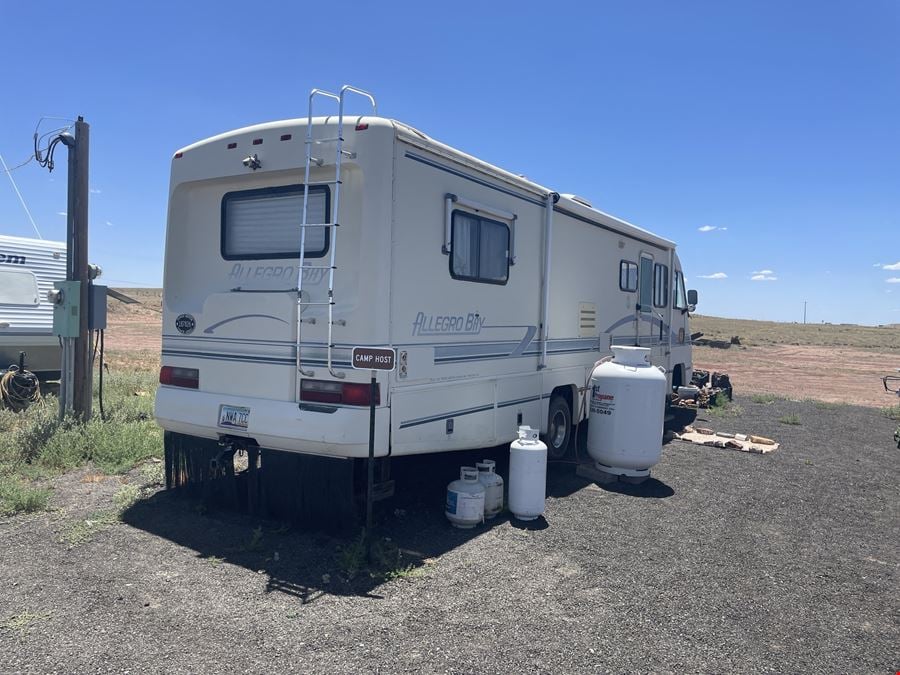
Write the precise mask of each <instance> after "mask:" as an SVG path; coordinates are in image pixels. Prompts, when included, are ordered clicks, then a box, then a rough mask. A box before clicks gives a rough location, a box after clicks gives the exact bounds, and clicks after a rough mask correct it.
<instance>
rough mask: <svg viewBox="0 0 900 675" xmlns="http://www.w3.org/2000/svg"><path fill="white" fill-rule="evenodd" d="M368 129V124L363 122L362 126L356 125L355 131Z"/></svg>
mask: <svg viewBox="0 0 900 675" xmlns="http://www.w3.org/2000/svg"><path fill="white" fill-rule="evenodd" d="M368 128H369V124H368V122H363V123H362V124H357V125H356V130H357V131H365V130H366V129H368Z"/></svg>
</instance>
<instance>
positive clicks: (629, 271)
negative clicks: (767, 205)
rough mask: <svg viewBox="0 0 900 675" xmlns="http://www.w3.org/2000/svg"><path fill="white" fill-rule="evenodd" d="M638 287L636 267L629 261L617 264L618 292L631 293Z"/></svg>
mask: <svg viewBox="0 0 900 675" xmlns="http://www.w3.org/2000/svg"><path fill="white" fill-rule="evenodd" d="M637 287H638V266H637V264H636V263H633V262H631V261H630V260H622V261H620V262H619V290H621V291H628V292H629V293H633V292H634V291H636V290H637Z"/></svg>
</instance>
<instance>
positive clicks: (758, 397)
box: [750, 394, 779, 405]
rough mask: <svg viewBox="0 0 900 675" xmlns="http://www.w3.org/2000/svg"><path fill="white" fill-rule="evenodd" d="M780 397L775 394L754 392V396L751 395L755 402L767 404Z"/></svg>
mask: <svg viewBox="0 0 900 675" xmlns="http://www.w3.org/2000/svg"><path fill="white" fill-rule="evenodd" d="M778 399H779V397H778V396H776V395H775V394H753V396H751V397H750V400H751V401H753V402H754V403H763V404H765V405H768V404H770V403H775V401H777V400H778Z"/></svg>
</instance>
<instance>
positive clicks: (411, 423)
mask: <svg viewBox="0 0 900 675" xmlns="http://www.w3.org/2000/svg"><path fill="white" fill-rule="evenodd" d="M545 398H550V394H541V395H540V396H537V395H535V396H529V397H526V398H517V399H513V400H511V401H502V402H500V403H498V404H497V408H508V407H509V406H512V405H517V404H519V403H531V402H534V401H540V400H541V399H545ZM493 409H494V405H493V404H490V405H481V406H476V407H474V408H463V409H462V410H454V411H452V412H447V413H441V414H439V415H429V416H428V417H419V418H417V419H413V420H406V421H405V422H400V428H401V429H408V428H410V427H417V426H419V425H422V424H428V423H429V422H440V421H442V420H449V419H450V418H452V417H463V416H465V415H474V414H475V413H480V412H487V411H488V410H493Z"/></svg>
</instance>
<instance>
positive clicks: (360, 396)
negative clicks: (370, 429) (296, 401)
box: [300, 380, 381, 405]
mask: <svg viewBox="0 0 900 675" xmlns="http://www.w3.org/2000/svg"><path fill="white" fill-rule="evenodd" d="M300 400H301V401H310V402H312V403H342V404H344V405H369V403H370V401H371V385H370V384H369V383H361V382H328V381H326V380H303V381H301V383H300ZM380 403H381V390H380V387H377V386H376V388H375V405H378V404H380Z"/></svg>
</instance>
